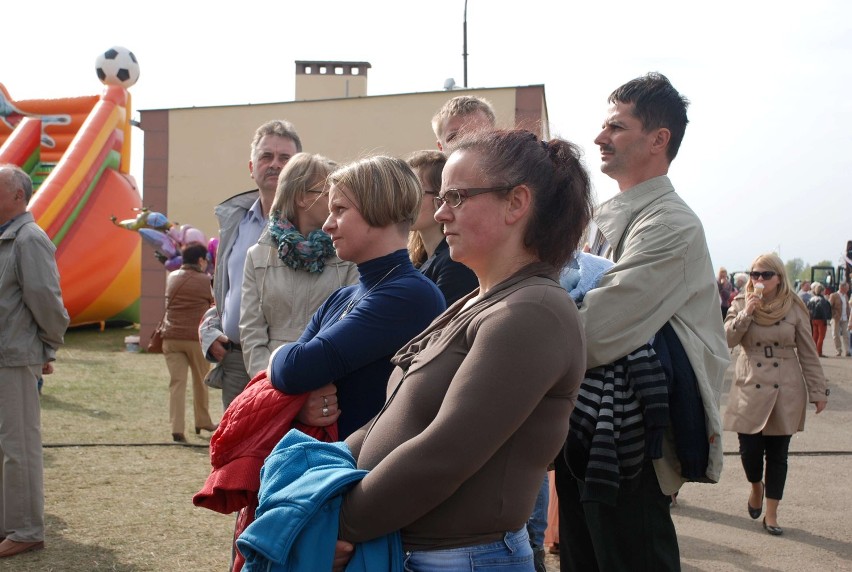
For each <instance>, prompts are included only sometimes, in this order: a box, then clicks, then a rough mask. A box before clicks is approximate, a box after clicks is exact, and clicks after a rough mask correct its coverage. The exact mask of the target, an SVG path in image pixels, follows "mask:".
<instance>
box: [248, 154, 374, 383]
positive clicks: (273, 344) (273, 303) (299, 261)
mask: <svg viewBox="0 0 852 572" xmlns="http://www.w3.org/2000/svg"><path fill="white" fill-rule="evenodd" d="M335 168H337V164H336V163H334V162H333V161H331V160H330V159H327V158H325V157H322V156H320V155H312V154H310V153H298V154H296V155H294V156H293V157H292V158H291V159H290V161H289V162H288V163H287V166H286V167H284V169H283V170H282V171H281V175H280V176H279V177H278V188H277V189H276V191H275V199H274V200H273V203H272V206H271V208H270V211H269V212H270V215H269V224H268V226H267V228H266V230H265V231H264V232H263V234H262V235H261V236H260V239H259V240H258V242H257V244H255V245H254V246H252V247H251V248H250V249H249V250H248V254H247V255H246V265H245V273H244V274H243V286H242V288H243V293H242V300H241V305H240V342H241V344H242V349H243V359H244V361H245V364H246V371H247V372H248V374H249V377H254V376H255V375H257V374H258V373H260V372H261V371H264V370H265V369H266V367H267V366H268V365H269V356H270V355H271V353H272V352H273V351H274V350H275V348H277V347H278V346H280V345H281V344H284V343H287V342H294V341H296V340H297V339H299V336H301V335H302V331H303V330H304V329H305V326H307V325H308V322H309V321H310V319H311V316H312V315H313V313H314V311H316V309H317V308H319V306H320V304H322V303H323V302H325V299H326V298H328V296H329V295H330V294H331V293H332V292H334V291H335V290H337V289H338V288H340V287H342V286H347V285H349V284H354V283H355V282H357V281H358V269H357V268H356V267H355V264H353V263H351V262H344V261H343V260H341V259H340V258H338V257H337V255H336V254H335V252H334V246H332V244H331V238H329V236H328V235H327V234H326V233H324V232H323V231H322V228H321V227H322V224H323V222H324V221H325V219H326V217H327V216H328V185H327V183H326V179H327V178H328V175H329V174H331V172H332V171H334V169H335Z"/></svg>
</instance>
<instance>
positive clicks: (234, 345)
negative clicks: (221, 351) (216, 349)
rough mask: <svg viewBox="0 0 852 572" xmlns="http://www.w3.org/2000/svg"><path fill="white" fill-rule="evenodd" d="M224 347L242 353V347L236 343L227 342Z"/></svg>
mask: <svg viewBox="0 0 852 572" xmlns="http://www.w3.org/2000/svg"><path fill="white" fill-rule="evenodd" d="M225 347H226V348H228V350H237V351H238V352H241V351H243V346H242V345H241V344H239V343H238V342H230V341H229V342H228V343H227V344H225Z"/></svg>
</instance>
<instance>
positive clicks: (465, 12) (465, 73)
mask: <svg viewBox="0 0 852 572" xmlns="http://www.w3.org/2000/svg"><path fill="white" fill-rule="evenodd" d="M462 35H463V37H464V45H463V46H462V58H463V59H464V86H465V87H467V0H464V23H463V24H462Z"/></svg>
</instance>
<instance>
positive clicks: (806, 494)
mask: <svg viewBox="0 0 852 572" xmlns="http://www.w3.org/2000/svg"><path fill="white" fill-rule="evenodd" d="M826 343H829V341H827V342H826ZM832 349H833V348H832ZM821 361H822V366H823V369H824V371H825V374H826V377H827V378H828V380H829V387H830V388H831V396H830V397H829V403H828V408H827V409H826V410H825V411H824V412H823V413H821V414H820V415H814V410H813V406H812V405H810V406H809V407H808V418H807V422H806V425H805V431H804V432H801V433H798V434H797V435H796V436H794V437H793V441H792V443H791V445H790V459H789V468H788V473H787V486H786V488H785V490H784V499H783V500H782V501H781V504H780V506H779V510H778V523H779V525H780V526H781V527H783V529H784V534H783V535H782V536H780V537H774V536H770V535H769V534H768V533H767V532H766V531H764V530H763V527H762V526H761V519H758V520H752V519H751V518H750V517H749V516H748V514H747V513H746V501H747V498H748V493H749V485H748V483H747V482H746V479H745V476H744V473H743V469H742V466H741V465H740V461H739V457H738V455H737V447H738V445H737V436H736V433H732V432H727V431H726V432H725V433H724V435H723V439H724V441H723V444H724V450H725V465H724V470H723V471H722V479H721V480H720V482H719V483H718V484H714V485H709V484H696V483H687V484H686V485H685V486H684V487H683V488H682V489H681V491H680V495H679V497H678V503H677V506H676V507H674V508H673V509H672V516H673V518H674V522H675V526H676V528H677V533H678V540H679V542H680V553H681V563H682V565H683V570H684V571H687V572H698V571H704V572H726V571H746V572H767V571H770V570H771V571H776V570H778V571H795V572H807V571H827V570H846V571H849V570H852V500H850V485H852V479H850V475H852V358H845V359H841V358H822V359H821ZM730 374H731V368H729V370H728V375H727V377H726V386H725V391H724V393H723V395H722V411H724V407H725V404H726V400H727V390H728V386H729V385H730ZM547 569H548V570H549V571H551V572H553V571H556V570H559V558H558V557H556V556H553V555H549V556H548V559H547Z"/></svg>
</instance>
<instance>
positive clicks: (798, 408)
mask: <svg viewBox="0 0 852 572" xmlns="http://www.w3.org/2000/svg"><path fill="white" fill-rule="evenodd" d="M743 308H745V296H744V295H739V296H737V297H736V298H735V299H734V303H733V304H732V305H731V307H730V309H729V310H728V315H727V317H726V318H725V335H726V336H727V339H728V347H731V348H733V347H735V346H737V345H740V346H741V347H742V349H743V351H742V352H739V357H738V358H737V363H736V366H735V370H734V380H733V383H732V384H731V391H730V393H729V394H728V406H727V409H726V410H725V418H724V427H725V429H726V430H727V431H736V432H737V433H745V434H749V435H751V434H755V433H759V432H761V431H762V432H763V434H764V435H792V434H794V433H796V432H797V431H802V430H804V428H805V410H806V407H807V404H808V402H810V403H814V402H816V401H825V400H826V399H827V397H826V379H825V374H824V373H823V371H822V366H821V365H820V363H819V357H817V352H816V346H815V345H814V340H813V337H812V335H811V326H810V316H809V315H808V313H807V311H806V310H805V309H804V308H802V307H801V306H799V305H798V304H795V303H794V304H793V306H792V308H791V309H790V311H789V312H788V313H787V315H786V316H785V317H784V318H783V319H782V320H781V321H780V322H777V323H775V324H773V325H771V326H760V325H758V324H757V323H756V322H754V321H753V320H752V318H751V317H747V316H739V312H740V311H741V310H743Z"/></svg>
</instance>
